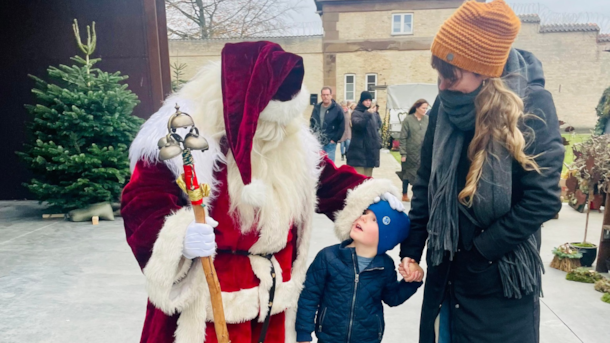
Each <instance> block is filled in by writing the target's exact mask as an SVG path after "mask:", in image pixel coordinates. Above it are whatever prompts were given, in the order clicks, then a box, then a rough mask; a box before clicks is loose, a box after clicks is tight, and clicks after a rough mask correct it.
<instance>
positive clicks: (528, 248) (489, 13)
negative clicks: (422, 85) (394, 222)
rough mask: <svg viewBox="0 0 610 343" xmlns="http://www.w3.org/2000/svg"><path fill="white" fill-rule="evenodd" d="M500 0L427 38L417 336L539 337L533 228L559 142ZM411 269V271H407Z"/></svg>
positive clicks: (408, 257) (555, 175) (416, 196)
mask: <svg viewBox="0 0 610 343" xmlns="http://www.w3.org/2000/svg"><path fill="white" fill-rule="evenodd" d="M519 29H520V20H519V18H518V17H517V16H516V15H515V13H514V12H513V11H512V10H511V9H510V7H509V6H508V5H507V4H506V3H505V2H504V1H503V0H495V1H492V2H489V3H480V2H476V1H468V2H466V3H464V4H463V5H462V6H461V7H460V8H459V9H458V10H457V11H456V12H455V13H454V14H453V15H452V16H451V17H450V18H449V19H448V20H447V21H446V22H445V23H444V24H443V25H442V26H441V28H440V30H439V32H438V34H437V35H436V37H435V39H434V42H433V44H432V48H431V50H432V55H433V56H432V67H433V68H434V69H436V71H437V72H438V75H439V96H438V98H437V99H436V101H435V103H434V106H433V107H432V110H431V112H430V124H429V126H428V130H427V133H426V136H425V139H424V143H423V147H422V152H421V156H422V158H421V165H420V168H419V170H418V173H417V181H416V182H415V183H414V185H413V199H412V204H411V212H410V214H409V215H410V217H411V235H410V236H409V239H408V240H406V241H404V242H403V243H402V245H401V258H402V259H403V260H402V261H403V263H402V264H401V268H400V272H401V274H403V276H404V277H405V278H406V280H407V281H409V280H419V279H421V278H422V277H423V276H422V275H421V274H420V273H419V272H416V271H411V267H412V265H413V264H416V263H419V260H420V258H421V255H422V251H423V249H424V246H425V245H426V240H427V241H428V251H427V259H426V261H427V265H428V277H427V279H426V285H425V292H424V303H423V307H422V316H421V324H420V342H422V343H424V342H425V343H433V342H435V332H434V322H435V320H436V319H437V317H439V315H440V332H439V337H438V338H439V342H441V343H446V342H452V343H456V342H458V343H459V342H469V343H476V342H485V343H489V342H502V343H506V342H515V343H516V342H519V343H530V342H532V343H534V342H538V341H539V321H540V305H539V300H538V297H539V295H540V292H541V274H542V272H543V271H544V268H543V265H542V261H541V259H540V255H539V246H540V227H541V225H542V223H544V222H545V221H547V220H549V219H552V218H553V217H554V216H555V214H556V213H557V212H558V211H559V210H560V208H561V201H560V199H559V194H560V190H559V186H558V185H559V177H560V172H561V168H562V163H563V156H564V148H563V146H562V143H561V137H560V134H559V130H558V129H557V128H558V120H557V115H556V112H555V106H554V104H553V99H552V97H551V94H550V93H549V92H548V91H546V90H545V89H544V75H543V72H542V65H541V63H540V61H538V59H536V57H535V56H534V55H533V54H531V53H529V52H526V51H521V50H516V49H514V48H512V44H513V42H514V40H515V38H516V36H517V34H518V33H519ZM413 270H415V269H413Z"/></svg>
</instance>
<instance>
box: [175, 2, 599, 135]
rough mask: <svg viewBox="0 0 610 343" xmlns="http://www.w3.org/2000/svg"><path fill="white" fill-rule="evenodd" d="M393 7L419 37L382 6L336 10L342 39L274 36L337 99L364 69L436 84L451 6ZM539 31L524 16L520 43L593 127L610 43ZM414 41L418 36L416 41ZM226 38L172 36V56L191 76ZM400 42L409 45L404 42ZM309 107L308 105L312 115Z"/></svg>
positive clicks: (564, 113)
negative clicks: (440, 37) (401, 32)
mask: <svg viewBox="0 0 610 343" xmlns="http://www.w3.org/2000/svg"><path fill="white" fill-rule="evenodd" d="M394 12H396V13H397V12H400V13H403V12H413V13H414V32H413V36H416V35H417V37H413V38H409V37H407V38H404V37H401V38H393V37H392V36H391V32H390V30H391V25H390V24H391V23H390V22H391V14H392V13H393V11H387V10H384V11H377V12H353V13H338V20H337V21H336V22H335V24H334V25H336V31H334V32H335V33H334V34H336V35H338V37H339V38H341V39H340V40H332V41H329V40H323V38H322V37H321V36H312V37H282V38H271V39H269V40H272V41H274V42H277V43H279V44H280V45H281V46H282V47H283V48H284V49H285V50H287V51H290V52H294V53H296V54H299V55H300V56H302V57H303V60H304V63H305V85H306V86H307V88H308V89H309V91H310V92H312V93H319V90H320V88H321V87H322V86H324V83H327V84H331V85H333V86H335V99H336V100H339V101H341V100H344V76H345V74H355V75H356V94H357V95H356V99H357V97H358V96H359V94H360V92H361V91H362V90H364V88H365V75H366V74H369V73H374V74H377V84H378V85H384V84H385V85H394V84H403V83H434V82H435V80H436V74H435V72H434V70H432V69H431V68H430V57H431V54H430V52H429V44H430V42H431V41H432V38H433V35H434V33H435V32H436V30H437V29H438V26H440V25H441V24H442V22H443V21H444V20H445V19H446V18H447V17H449V16H450V15H451V13H452V12H453V9H434V10H413V11H394ZM332 14H335V13H332ZM540 31H541V28H540V25H539V23H538V22H533V23H532V22H524V23H523V24H522V28H521V32H520V34H519V36H518V38H517V41H516V43H515V47H517V48H520V49H525V50H529V51H531V52H533V53H534V54H535V55H536V56H537V57H538V58H539V59H540V60H541V61H542V63H543V67H544V71H545V76H546V82H547V84H546V88H547V89H548V90H549V91H550V92H551V93H552V94H553V98H554V99H555V105H556V107H557V113H558V115H559V118H560V119H562V120H564V121H566V122H568V123H569V124H570V125H572V126H574V127H576V128H577V129H581V130H588V129H591V128H593V127H594V125H595V123H596V120H597V117H596V114H595V107H596V106H597V102H598V101H599V98H600V96H601V94H602V92H603V90H604V89H605V88H607V87H609V86H610V52H608V50H610V42H601V40H600V39H599V38H600V35H599V34H598V32H597V31H588V32H583V31H576V32H548V33H541V32H540ZM542 31H545V30H544V29H543V30H542ZM392 39H395V42H396V43H395V44H392ZM410 39H417V40H418V41H417V42H416V43H417V44H414V43H412V42H411V41H409V40H410ZM598 40H599V41H600V42H598ZM379 41H383V44H382V45H379V47H377V48H376V45H374V44H376V42H377V43H378V42H379ZM227 42H231V41H230V40H208V41H170V58H171V61H172V62H179V63H186V64H187V65H188V69H187V71H186V77H187V78H190V77H192V76H193V75H194V74H195V72H196V71H197V69H198V68H200V66H202V65H203V64H204V63H206V62H207V61H211V60H219V57H220V51H221V49H222V47H223V46H224V44H225V43H227ZM355 42H356V43H355ZM388 42H389V43H388ZM401 42H403V43H404V42H407V43H408V44H411V45H408V46H407V47H406V48H405V46H404V45H402V46H401V45H400V44H403V43H401ZM409 42H410V43H409ZM407 43H404V44H407ZM371 44H372V45H371ZM422 45H424V46H423V47H422ZM325 59H326V60H327V62H326V64H325V63H324V60H325ZM325 67H326V68H328V70H327V71H326V74H325V72H324V68H325ZM325 76H326V78H325ZM377 100H378V102H379V104H380V105H381V111H382V112H383V111H385V103H386V92H385V91H384V90H379V91H377ZM310 112H311V111H310V109H308V111H307V114H308V113H310Z"/></svg>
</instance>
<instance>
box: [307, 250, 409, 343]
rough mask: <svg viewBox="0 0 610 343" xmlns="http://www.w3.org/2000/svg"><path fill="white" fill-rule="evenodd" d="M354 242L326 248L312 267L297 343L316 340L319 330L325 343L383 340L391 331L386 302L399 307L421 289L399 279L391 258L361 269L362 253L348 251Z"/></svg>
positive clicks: (309, 271)
mask: <svg viewBox="0 0 610 343" xmlns="http://www.w3.org/2000/svg"><path fill="white" fill-rule="evenodd" d="M351 242H352V241H351V240H347V241H345V242H343V243H341V244H337V245H333V246H330V247H327V248H324V249H322V250H321V251H320V252H319V253H318V255H317V256H316V258H315V260H314V261H313V263H312V264H311V266H309V269H308V270H307V277H306V280H305V287H304V288H303V292H302V293H301V297H300V298H299V305H298V310H297V321H296V331H297V342H310V341H311V333H312V332H313V331H315V333H316V336H317V337H318V341H319V342H326V343H330V342H332V343H350V342H357V343H377V342H380V341H381V338H382V337H383V331H384V329H385V324H384V320H383V305H382V303H381V302H382V301H383V302H385V303H386V304H388V305H389V306H398V305H400V304H402V303H403V302H405V301H406V300H407V299H409V298H410V297H411V296H412V295H413V294H414V293H415V292H416V291H417V289H418V288H419V287H420V286H421V282H414V283H406V282H404V281H400V282H399V281H397V280H396V270H395V266H394V261H393V260H392V258H391V257H389V256H388V255H387V254H382V255H378V256H376V257H375V258H374V259H373V261H371V263H370V264H369V266H368V267H366V268H365V270H363V271H360V270H359V269H358V261H357V256H356V250H355V249H354V248H348V247H347V245H349V244H350V243H351ZM316 313H317V314H316ZM314 318H315V319H314Z"/></svg>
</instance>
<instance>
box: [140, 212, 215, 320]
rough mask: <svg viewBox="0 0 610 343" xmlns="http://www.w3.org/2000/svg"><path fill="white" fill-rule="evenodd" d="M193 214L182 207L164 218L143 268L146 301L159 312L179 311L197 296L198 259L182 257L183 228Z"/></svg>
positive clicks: (199, 280) (203, 279)
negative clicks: (148, 300)
mask: <svg viewBox="0 0 610 343" xmlns="http://www.w3.org/2000/svg"><path fill="white" fill-rule="evenodd" d="M193 219H194V216H193V211H192V209H191V208H188V207H185V208H182V209H180V210H178V211H177V212H176V213H174V214H172V215H170V216H168V217H167V218H166V220H165V224H164V225H163V228H162V229H161V231H160V232H159V236H158V238H157V240H156V241H155V245H154V246H153V252H152V255H151V257H150V259H149V260H148V263H147V264H146V267H145V268H144V276H145V277H146V290H147V291H148V297H149V298H150V301H151V302H152V303H153V304H154V305H155V306H156V307H157V308H159V309H161V310H162V311H163V312H165V313H166V314H168V315H172V314H174V313H176V312H181V311H182V310H183V309H184V308H185V307H187V306H188V305H189V304H190V303H192V302H193V300H194V299H195V298H196V297H197V296H198V292H197V291H198V290H197V288H198V287H195V285H198V284H199V283H201V282H205V276H204V274H203V272H202V268H201V266H200V263H193V261H195V262H198V261H199V260H198V259H195V260H193V261H191V260H188V259H185V258H184V257H183V256H182V247H183V244H184V236H185V234H186V228H187V226H188V225H189V224H190V223H191V222H192V221H193Z"/></svg>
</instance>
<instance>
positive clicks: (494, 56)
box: [431, 0, 521, 77]
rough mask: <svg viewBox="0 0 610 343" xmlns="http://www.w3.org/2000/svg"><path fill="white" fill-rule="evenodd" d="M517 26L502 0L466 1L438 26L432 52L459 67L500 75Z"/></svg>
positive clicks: (519, 25)
mask: <svg viewBox="0 0 610 343" xmlns="http://www.w3.org/2000/svg"><path fill="white" fill-rule="evenodd" d="M520 28H521V20H519V17H517V15H515V12H513V10H512V9H511V8H510V7H509V6H508V5H507V4H506V3H505V2H504V0H494V1H492V2H489V3H482V2H477V1H467V2H465V3H464V4H463V5H462V6H461V7H460V8H458V9H457V10H456V11H455V13H453V15H452V16H451V17H449V19H447V20H446V21H445V22H444V23H443V25H442V26H441V28H440V30H439V31H438V33H437V34H436V37H435V38H434V42H433V43H432V49H431V50H432V54H433V55H434V56H436V57H438V58H440V59H442V60H444V61H445V62H448V63H450V64H452V65H454V66H456V67H458V68H461V69H463V70H466V71H470V72H473V73H477V74H480V75H484V76H490V77H500V76H501V75H502V71H503V70H504V64H506V60H507V59H508V53H509V52H510V49H511V46H512V44H513V42H514V41H515V38H516V37H517V34H518V33H519V29H520Z"/></svg>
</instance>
